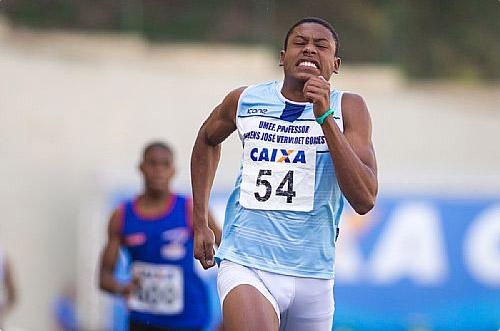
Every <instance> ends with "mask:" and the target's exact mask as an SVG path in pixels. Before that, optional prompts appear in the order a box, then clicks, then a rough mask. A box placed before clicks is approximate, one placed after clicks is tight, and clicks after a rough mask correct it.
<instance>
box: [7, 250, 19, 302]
mask: <svg viewBox="0 0 500 331" xmlns="http://www.w3.org/2000/svg"><path fill="white" fill-rule="evenodd" d="M4 270H5V274H4V277H5V278H4V281H5V287H6V289H7V308H8V309H10V308H12V307H13V306H14V304H15V303H16V299H17V293H16V286H15V285H14V276H13V272H12V265H11V263H10V261H9V260H8V259H6V261H5V266H4Z"/></svg>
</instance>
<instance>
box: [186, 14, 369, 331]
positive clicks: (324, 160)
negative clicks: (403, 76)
mask: <svg viewBox="0 0 500 331" xmlns="http://www.w3.org/2000/svg"><path fill="white" fill-rule="evenodd" d="M338 49H339V41H338V36H337V33H336V32H335V30H334V29H333V27H332V26H331V25H330V24H329V23H328V22H326V21H324V20H322V19H319V18H305V19H302V20H300V21H298V22H297V23H296V24H294V25H293V26H292V27H291V28H290V30H289V31H288V33H287V35H286V38H285V43H284V49H283V50H282V51H281V53H280V65H281V66H283V71H284V80H283V81H272V82H267V83H262V84H257V85H252V86H249V87H242V88H238V89H235V90H234V91H232V92H230V93H229V94H228V95H227V96H226V98H225V99H224V100H223V101H222V103H221V104H220V105H218V106H217V107H216V108H215V109H214V111H213V112H212V113H211V115H210V116H209V118H208V119H207V120H206V121H205V123H204V124H203V126H202V127H201V129H200V131H199V133H198V137H197V139H196V142H195V145H194V148H193V154H192V159H191V176H192V179H191V180H192V185H193V199H194V219H193V220H194V221H193V224H194V232H195V257H196V258H197V259H198V260H200V262H201V264H202V265H203V267H204V268H209V267H211V266H213V265H214V251H213V248H212V247H213V244H214V234H213V233H212V231H211V230H210V228H209V226H208V224H209V223H208V209H207V206H208V199H209V195H210V189H211V186H212V183H213V179H214V175H215V172H216V168H217V164H218V160H219V156H220V144H221V143H222V142H223V141H224V140H225V139H226V138H227V137H228V136H229V135H230V134H231V133H232V132H233V131H235V130H238V134H239V137H240V138H241V140H242V144H243V156H242V163H241V169H240V174H239V176H238V178H237V180H236V185H235V188H234V190H233V192H232V194H231V196H230V197H229V201H228V204H227V209H226V218H225V223H224V229H223V236H222V243H221V246H220V247H219V250H218V251H217V255H216V256H215V259H216V261H217V263H218V264H219V273H218V281H217V282H218V290H219V295H220V298H221V302H222V303H223V325H224V330H225V331H232V330H238V331H244V330H259V331H262V330H278V328H280V329H281V330H287V331H289V330H308V331H325V330H331V328H332V323H333V322H332V320H333V312H334V301H333V278H334V262H335V241H336V237H337V235H338V224H339V218H340V214H341V212H342V207H343V197H345V198H346V199H347V201H348V202H349V203H350V204H351V206H352V207H353V208H354V210H355V211H356V212H358V213H360V214H365V213H367V212H368V211H370V210H371V209H372V207H373V205H374V203H375V198H376V195H377V188H378V184H377V167H376V161H375V153H374V149H373V146H372V141H371V130H372V129H371V119H370V116H369V113H368V109H367V107H366V104H365V102H364V101H363V99H362V98H361V97H360V96H359V95H357V94H353V93H343V92H341V91H338V90H335V89H333V90H332V89H331V88H330V83H329V80H330V78H331V77H332V75H333V74H336V73H338V71H339V67H340V58H339V56H338Z"/></svg>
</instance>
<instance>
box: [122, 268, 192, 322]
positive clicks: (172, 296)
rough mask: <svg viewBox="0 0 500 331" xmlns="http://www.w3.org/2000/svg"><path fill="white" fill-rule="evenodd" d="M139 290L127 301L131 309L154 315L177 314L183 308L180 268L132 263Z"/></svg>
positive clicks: (182, 282)
mask: <svg viewBox="0 0 500 331" xmlns="http://www.w3.org/2000/svg"><path fill="white" fill-rule="evenodd" d="M133 274H134V275H136V276H138V277H139V279H140V285H139V288H138V289H137V290H136V291H135V292H134V293H133V295H132V296H131V297H130V299H129V306H130V308H131V309H134V310H137V311H144V312H150V313H156V314H177V313H179V312H181V311H182V310H183V308H184V290H183V289H184V276H183V272H182V268H181V267H178V266H173V265H155V264H150V263H134V266H133Z"/></svg>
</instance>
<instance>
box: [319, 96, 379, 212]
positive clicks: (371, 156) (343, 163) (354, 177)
mask: <svg viewBox="0 0 500 331" xmlns="http://www.w3.org/2000/svg"><path fill="white" fill-rule="evenodd" d="M342 114H343V120H344V133H343V134H342V132H341V131H340V129H339V128H338V126H337V125H336V124H335V121H334V119H333V117H332V116H329V118H328V119H327V120H326V121H325V123H324V124H323V126H322V128H323V132H324V134H325V137H326V140H327V143H328V149H329V150H330V154H331V155H332V159H333V160H334V162H335V175H336V176H337V179H338V182H339V186H340V189H341V190H342V193H343V194H344V196H345V197H346V199H347V201H349V203H350V204H351V206H352V207H353V208H354V210H355V211H356V212H357V213H358V214H366V213H367V212H369V211H370V210H371V209H372V208H373V205H374V204H375V198H376V196H377V191H378V182H377V162H376V160H375V152H374V149H373V144H372V141H371V131H372V125H371V119H370V115H369V113H368V109H367V107H366V104H365V102H364V100H363V99H362V98H361V97H360V96H359V95H357V94H351V93H345V94H344V95H343V97H342Z"/></svg>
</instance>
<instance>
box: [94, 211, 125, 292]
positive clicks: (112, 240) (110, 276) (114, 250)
mask: <svg viewBox="0 0 500 331" xmlns="http://www.w3.org/2000/svg"><path fill="white" fill-rule="evenodd" d="M120 218H121V216H120V211H119V210H116V211H115V212H114V213H113V215H111V218H110V220H109V224H108V239H107V242H106V246H104V250H103V251H102V255H101V262H100V267H99V287H100V288H101V290H104V291H106V292H108V293H111V294H122V293H123V287H122V286H121V285H120V284H119V283H118V282H117V281H116V280H115V277H114V270H115V265H116V261H117V260H118V253H119V250H120V243H121V220H120Z"/></svg>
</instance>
